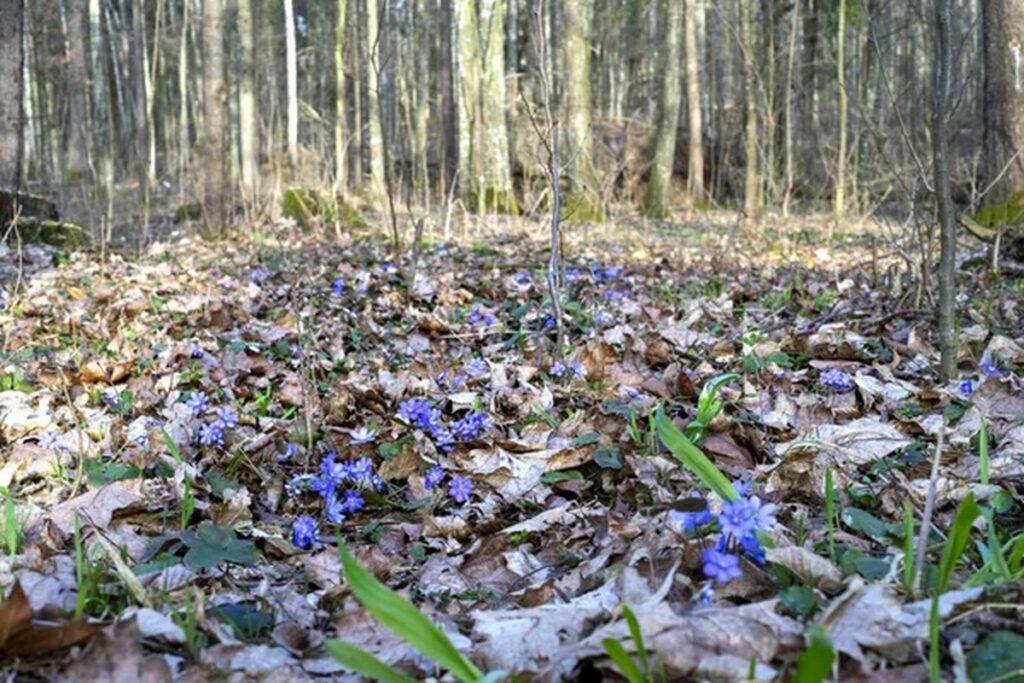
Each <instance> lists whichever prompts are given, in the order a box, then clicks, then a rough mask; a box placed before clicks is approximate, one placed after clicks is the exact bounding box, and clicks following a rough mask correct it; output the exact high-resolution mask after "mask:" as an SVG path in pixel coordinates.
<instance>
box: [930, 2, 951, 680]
mask: <svg viewBox="0 0 1024 683" xmlns="http://www.w3.org/2000/svg"><path fill="white" fill-rule="evenodd" d="M934 1H935V6H934V9H935V55H934V61H933V62H932V70H933V73H934V79H933V81H932V83H933V88H932V98H933V100H932V155H933V156H932V160H933V163H932V168H933V171H934V174H935V203H936V208H937V211H938V219H939V242H940V246H941V254H940V256H939V308H938V324H939V353H940V356H941V360H940V369H941V371H942V379H943V380H944V381H946V382H948V381H949V380H951V379H952V378H953V377H954V376H955V375H956V346H957V339H956V337H957V334H956V222H955V220H954V218H953V198H952V196H951V193H950V188H949V126H948V123H949V122H948V118H947V117H948V108H949V100H950V83H949V78H950V62H951V61H952V57H951V51H952V49H953V48H952V45H951V42H952V41H951V40H950V22H951V21H952V14H953V7H952V0H934ZM935 664H936V666H937V665H938V662H935Z"/></svg>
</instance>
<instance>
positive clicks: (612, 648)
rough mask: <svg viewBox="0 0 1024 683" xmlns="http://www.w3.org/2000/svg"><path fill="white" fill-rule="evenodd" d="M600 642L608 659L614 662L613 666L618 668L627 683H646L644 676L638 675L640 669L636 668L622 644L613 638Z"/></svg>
mask: <svg viewBox="0 0 1024 683" xmlns="http://www.w3.org/2000/svg"><path fill="white" fill-rule="evenodd" d="M601 642H602V644H603V645H604V651H605V652H607V653H608V657H610V658H611V660H612V661H613V662H615V666H617V667H618V668H619V673H621V674H622V675H623V676H625V677H626V680H627V681H629V683H646V679H645V678H644V675H643V674H642V673H640V669H638V668H637V666H636V662H634V661H633V658H632V657H630V656H629V653H628V652H626V648H624V647H622V643H620V642H619V641H617V640H615V639H614V638H605V639H604V640H603V641H601Z"/></svg>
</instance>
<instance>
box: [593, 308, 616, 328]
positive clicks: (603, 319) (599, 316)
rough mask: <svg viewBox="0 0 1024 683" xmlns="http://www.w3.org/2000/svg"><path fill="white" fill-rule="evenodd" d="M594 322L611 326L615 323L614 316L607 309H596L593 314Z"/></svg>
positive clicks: (603, 325) (602, 325) (600, 325)
mask: <svg viewBox="0 0 1024 683" xmlns="http://www.w3.org/2000/svg"><path fill="white" fill-rule="evenodd" d="M594 322H595V323H597V325H598V326H599V327H611V326H612V325H614V324H615V316H613V315H612V314H611V313H609V312H608V311H598V312H597V313H595V314H594Z"/></svg>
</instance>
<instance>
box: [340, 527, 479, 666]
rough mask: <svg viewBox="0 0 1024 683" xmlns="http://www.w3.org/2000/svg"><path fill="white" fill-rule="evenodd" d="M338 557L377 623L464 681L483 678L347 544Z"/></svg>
mask: <svg viewBox="0 0 1024 683" xmlns="http://www.w3.org/2000/svg"><path fill="white" fill-rule="evenodd" d="M338 553H339V554H340V555H341V565H342V568H343V569H344V571H345V580H346V581H347V582H348V584H349V587H350V588H351V589H352V593H353V595H355V596H356V599H357V600H359V602H360V604H362V606H363V607H365V608H366V611H368V612H369V613H370V614H372V615H373V616H374V617H375V618H376V619H377V621H379V622H380V623H381V624H383V625H384V626H385V627H386V628H387V629H388V630H390V631H391V632H393V633H394V634H395V635H397V636H398V637H399V638H402V639H403V640H405V641H406V642H407V643H409V644H410V645H412V646H413V647H414V648H416V649H417V650H419V651H420V652H422V653H423V654H425V655H426V656H428V657H430V658H431V659H433V660H434V661H435V662H437V664H438V665H439V666H441V667H443V668H445V669H447V670H448V671H450V672H451V673H452V675H453V676H455V677H456V678H458V679H459V680H460V681H463V682H464V683H473V682H475V681H478V680H479V679H480V678H481V676H482V674H481V673H480V670H479V669H478V668H476V666H475V665H474V664H473V663H472V662H471V661H469V660H468V659H467V658H466V657H464V656H463V655H462V653H461V652H459V651H458V649H457V648H456V647H455V645H454V644H452V641H451V640H449V639H448V636H446V635H445V634H444V632H443V631H442V630H441V629H440V628H438V627H437V625H436V624H434V622H432V621H430V619H428V618H427V617H425V616H424V615H423V614H422V613H421V612H420V611H419V610H418V609H416V606H415V605H413V604H412V603H411V602H409V601H408V600H406V599H404V598H403V597H401V596H400V595H398V593H395V592H394V591H393V590H391V589H390V588H388V587H387V586H385V585H384V584H382V583H381V582H379V581H377V579H375V578H374V577H373V575H372V574H371V573H370V572H368V571H366V569H364V568H363V566H362V565H361V564H359V561H358V560H356V558H355V557H353V556H352V554H351V553H349V552H348V550H347V549H346V548H345V546H344V544H343V543H339V544H338Z"/></svg>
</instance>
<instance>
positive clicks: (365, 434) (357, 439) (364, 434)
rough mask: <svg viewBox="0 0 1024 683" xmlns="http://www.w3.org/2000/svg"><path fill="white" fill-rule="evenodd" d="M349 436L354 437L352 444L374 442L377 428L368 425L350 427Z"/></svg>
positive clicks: (359, 444) (360, 444)
mask: <svg viewBox="0 0 1024 683" xmlns="http://www.w3.org/2000/svg"><path fill="white" fill-rule="evenodd" d="M348 433H349V436H350V437H351V438H352V445H354V446H362V445H363V444H368V443H373V441H374V439H376V438H377V430H376V429H370V428H368V427H359V428H358V429H350V430H349V432H348Z"/></svg>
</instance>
